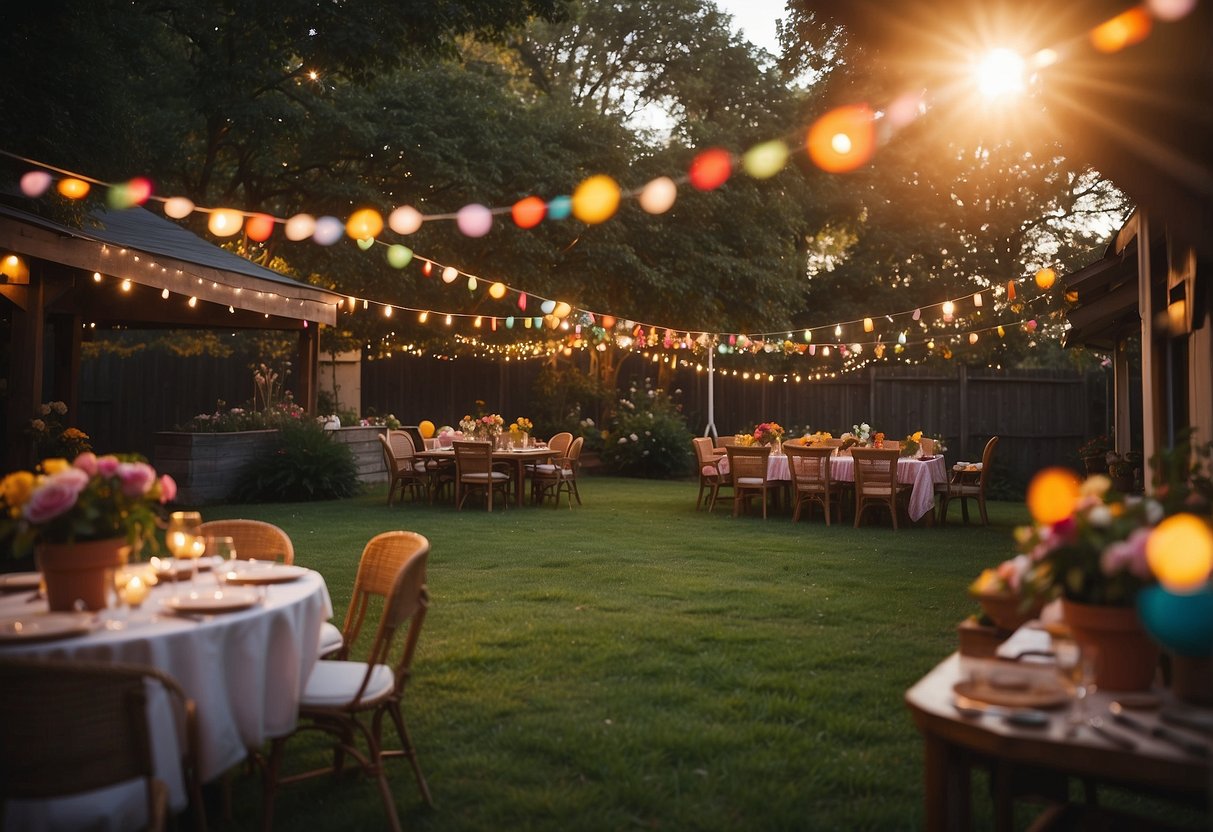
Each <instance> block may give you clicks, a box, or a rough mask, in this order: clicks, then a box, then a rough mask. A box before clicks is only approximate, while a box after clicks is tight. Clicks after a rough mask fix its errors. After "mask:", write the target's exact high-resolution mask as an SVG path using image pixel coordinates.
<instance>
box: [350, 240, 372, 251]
mask: <svg viewBox="0 0 1213 832" xmlns="http://www.w3.org/2000/svg"><path fill="white" fill-rule="evenodd" d="M354 242H355V243H357V244H358V248H360V249H362V250H363V251H370V250H371V246H373V245H375V238H374V237H359V238H358V239H357V240H355V241H354Z"/></svg>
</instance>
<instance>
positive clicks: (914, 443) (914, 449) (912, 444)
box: [901, 430, 922, 456]
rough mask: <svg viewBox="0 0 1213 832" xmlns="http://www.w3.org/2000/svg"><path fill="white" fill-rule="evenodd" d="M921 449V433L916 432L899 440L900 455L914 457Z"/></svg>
mask: <svg viewBox="0 0 1213 832" xmlns="http://www.w3.org/2000/svg"><path fill="white" fill-rule="evenodd" d="M921 448H922V431H920V430H916V431H914V432H913V433H911V434H910V435H909V436H907V437H906V438H905V439H903V440H901V455H902V456H916V455H917V454H918V451H919V450H920V449H921Z"/></svg>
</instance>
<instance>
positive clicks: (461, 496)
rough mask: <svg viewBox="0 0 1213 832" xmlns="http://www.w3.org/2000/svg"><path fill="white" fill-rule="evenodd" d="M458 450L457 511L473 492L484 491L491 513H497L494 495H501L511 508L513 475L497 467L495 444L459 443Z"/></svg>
mask: <svg viewBox="0 0 1213 832" xmlns="http://www.w3.org/2000/svg"><path fill="white" fill-rule="evenodd" d="M452 444H453V445H454V448H455V509H456V511H462V510H463V503H464V501H465V500H467V498H468V495H469V494H471V493H472V492H473V491H484V492H485V495H486V501H487V503H488V509H489V511H492V510H493V492H495V491H500V492H501V498H502V500H503V501H504V503H503V504H504V505H508V504H509V496H510V494H509V490H510V475H509V474H507V473H506V472H504V471H499V470H497V469H496V468H494V467H493V443H492V442H470V441H464V440H460V439H457V440H455V442H454V443H452Z"/></svg>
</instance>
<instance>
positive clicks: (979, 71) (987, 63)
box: [973, 49, 1027, 101]
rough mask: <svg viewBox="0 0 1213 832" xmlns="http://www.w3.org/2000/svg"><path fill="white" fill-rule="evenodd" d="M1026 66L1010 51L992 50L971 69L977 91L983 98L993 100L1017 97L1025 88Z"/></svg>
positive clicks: (1020, 58) (1022, 60)
mask: <svg viewBox="0 0 1213 832" xmlns="http://www.w3.org/2000/svg"><path fill="white" fill-rule="evenodd" d="M1025 69H1026V64H1025V62H1024V59H1023V57H1022V56H1020V55H1018V54H1017V53H1015V52H1012V51H1011V50H1010V49H994V50H992V51H990V52H988V53H986V54H985V55H984V56H983V57H982V58H981V60H980V61H978V62H977V64H976V65H975V66H974V67H973V78H974V80H975V81H976V83H977V91H978V92H980V93H981V95H982V97H983V98H986V99H988V100H991V101H993V100H995V99H999V98H1008V97H1011V96H1015V95H1019V94H1020V93H1022V92H1023V91H1024V89H1026V88H1027V82H1026V78H1025Z"/></svg>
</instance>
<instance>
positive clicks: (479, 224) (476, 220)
mask: <svg viewBox="0 0 1213 832" xmlns="http://www.w3.org/2000/svg"><path fill="white" fill-rule="evenodd" d="M455 224H456V225H457V226H459V230H460V231H461V232H462V233H463V235H464V236H466V237H483V236H484V235H485V234H488V233H489V229H490V228H492V227H493V214H492V212H491V211H489V209H488V208H486V207H484V206H483V205H481V204H480V203H478V202H473V203H472V204H471V205H465V206H463V207H462V208H460V209H459V212H458V213H457V214H455Z"/></svg>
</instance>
